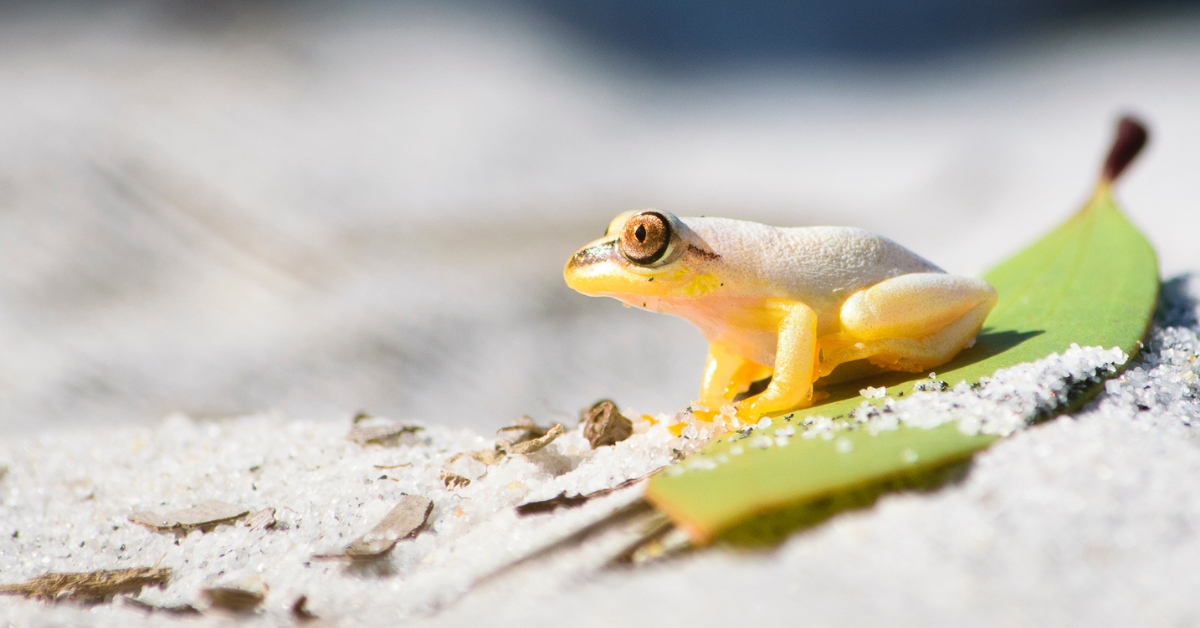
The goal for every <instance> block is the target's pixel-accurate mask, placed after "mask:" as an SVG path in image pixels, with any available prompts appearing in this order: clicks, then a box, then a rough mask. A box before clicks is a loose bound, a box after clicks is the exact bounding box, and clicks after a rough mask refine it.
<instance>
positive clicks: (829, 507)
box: [715, 457, 972, 551]
mask: <svg viewBox="0 0 1200 628" xmlns="http://www.w3.org/2000/svg"><path fill="white" fill-rule="evenodd" d="M971 465H972V458H970V457H968V458H965V459H963V460H958V461H954V462H951V463H949V464H946V465H943V466H940V467H937V468H934V469H927V470H924V471H921V472H918V473H914V474H908V475H903V476H900V477H894V478H890V479H887V480H885V481H882V482H878V483H874V484H871V485H868V486H864V487H860V488H857V489H853V490H849V491H842V492H839V493H835V494H833V495H829V496H827V497H823V498H820V499H815V500H811V501H808V502H804V503H801V504H797V505H795V506H791V507H788V508H784V509H782V510H775V511H772V512H769V513H763V514H761V515H758V516H756V517H754V518H752V519H750V520H748V521H746V522H744V523H741V524H738V525H736V526H734V527H732V528H730V529H728V530H726V531H725V532H722V533H721V534H720V535H719V536H718V537H717V538H716V540H715V544H717V545H723V546H725V547H730V548H733V549H739V550H751V551H773V550H774V549H775V548H777V547H779V546H780V545H781V544H782V543H783V542H784V541H785V540H787V539H788V538H789V537H791V536H792V535H795V534H797V533H803V532H806V531H808V530H811V529H813V528H815V527H817V526H819V525H821V524H822V523H824V522H826V521H828V520H829V519H832V518H833V517H835V516H837V515H839V514H841V513H844V512H848V511H854V510H863V509H866V508H870V507H871V506H873V505H874V504H875V502H877V501H878V500H879V498H880V497H883V496H884V495H887V494H892V493H897V494H898V493H910V492H911V493H929V492H933V491H936V490H939V489H941V488H943V487H946V486H952V485H956V484H959V483H960V482H962V481H963V480H964V479H966V477H967V475H968V474H969V473H970V469H971Z"/></svg>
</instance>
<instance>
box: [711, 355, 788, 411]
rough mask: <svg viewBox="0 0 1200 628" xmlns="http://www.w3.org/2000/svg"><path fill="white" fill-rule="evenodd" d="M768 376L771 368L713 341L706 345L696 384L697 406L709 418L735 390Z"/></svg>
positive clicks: (742, 389) (726, 402) (735, 393)
mask: <svg viewBox="0 0 1200 628" xmlns="http://www.w3.org/2000/svg"><path fill="white" fill-rule="evenodd" d="M770 375H771V369H770V368H768V367H765V366H763V365H761V364H758V363H755V362H753V361H751V360H748V359H746V358H744V357H742V356H740V355H738V354H736V353H734V352H732V351H730V350H729V349H728V348H727V347H726V346H725V345H723V344H721V343H719V342H714V343H711V344H709V345H708V358H707V359H706V360H705V362H704V380H703V382H702V383H701V385H700V405H702V406H704V408H705V409H706V410H707V411H708V412H707V414H706V415H705V416H707V417H709V418H711V417H712V416H715V415H716V413H717V412H720V410H721V406H724V405H725V404H728V403H732V402H733V399H734V397H736V396H737V395H738V393H741V392H745V391H746V389H748V388H749V387H750V385H751V384H752V383H754V382H756V381H758V380H760V379H762V378H764V377H768V376H770Z"/></svg>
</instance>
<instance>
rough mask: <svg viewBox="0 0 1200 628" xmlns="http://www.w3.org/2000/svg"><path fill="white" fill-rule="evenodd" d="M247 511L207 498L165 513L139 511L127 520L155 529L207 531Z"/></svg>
mask: <svg viewBox="0 0 1200 628" xmlns="http://www.w3.org/2000/svg"><path fill="white" fill-rule="evenodd" d="M249 512H250V511H249V510H248V509H246V508H241V507H239V506H234V505H231V504H226V503H224V502H219V501H215V500H209V501H206V502H202V503H200V504H197V505H195V506H192V507H191V508H185V509H183V510H175V511H172V512H167V513H155V512H150V511H139V512H135V513H133V514H131V515H129V520H130V521H132V522H134V523H137V524H141V525H144V526H146V527H148V528H153V529H155V530H176V531H182V532H187V531H188V530H191V529H193V528H199V529H201V530H203V531H205V532H207V531H209V530H211V529H213V528H215V527H217V526H219V525H221V524H223V523H233V522H234V521H236V520H237V519H239V518H241V517H243V516H245V515H246V514H247V513H249Z"/></svg>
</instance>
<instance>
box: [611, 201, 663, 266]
mask: <svg viewBox="0 0 1200 628" xmlns="http://www.w3.org/2000/svg"><path fill="white" fill-rule="evenodd" d="M670 244H671V223H670V222H669V221H668V220H667V217H666V216H663V215H662V214H660V213H658V212H642V213H640V214H636V215H634V216H632V217H630V219H629V220H628V221H626V222H625V228H624V229H622V230H621V239H620V245H621V254H622V255H624V256H625V258H626V259H628V260H629V261H631V262H633V263H634V264H641V265H647V264H653V263H654V262H657V261H658V260H659V259H661V258H662V256H663V254H664V253H666V252H667V247H668V246H670Z"/></svg>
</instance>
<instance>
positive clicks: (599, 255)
mask: <svg viewBox="0 0 1200 628" xmlns="http://www.w3.org/2000/svg"><path fill="white" fill-rule="evenodd" d="M719 260H720V256H719V255H717V254H716V253H713V252H712V250H710V249H709V247H708V246H707V245H705V244H704V242H703V241H702V240H701V239H700V238H699V237H698V236H696V234H695V233H693V232H692V230H691V229H688V228H687V225H685V224H683V222H682V221H680V220H679V218H676V217H675V216H674V215H672V214H669V213H667V212H662V211H658V210H654V209H646V210H642V211H629V212H625V213H622V214H620V215H619V216H617V217H616V218H614V219H613V221H612V222H611V223H609V225H608V230H607V231H605V233H604V237H602V238H600V239H598V240H594V241H592V242H590V243H588V244H587V245H586V246H584V247H583V248H581V249H579V250H578V251H576V252H575V254H574V255H572V256H571V259H569V260H567V267H566V268H565V269H564V270H563V277H564V278H565V279H566V280H567V285H568V286H570V287H571V288H573V289H575V290H578V291H579V292H582V293H583V294H586V295H588V296H606V297H615V298H617V299H620V300H622V301H624V302H626V303H629V304H631V305H638V306H644V304H645V303H646V301H645V298H646V297H650V298H652V299H654V300H656V301H657V299H658V298H665V297H698V296H702V295H704V294H707V293H708V292H711V291H712V290H714V289H716V288H717V287H718V286H719V284H720V282H719V280H718V279H717V278H716V275H715V274H714V272H715V270H716V269H715V268H714V265H715V264H716V263H717V262H718V261H719Z"/></svg>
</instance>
